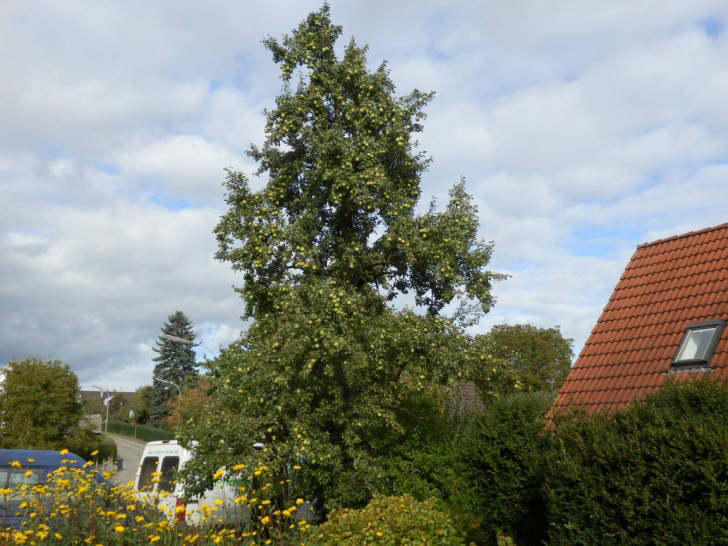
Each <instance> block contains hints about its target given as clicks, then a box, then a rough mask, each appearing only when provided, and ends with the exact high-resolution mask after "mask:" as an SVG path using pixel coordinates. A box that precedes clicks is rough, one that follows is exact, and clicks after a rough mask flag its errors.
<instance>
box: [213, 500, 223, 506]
mask: <svg viewBox="0 0 728 546" xmlns="http://www.w3.org/2000/svg"><path fill="white" fill-rule="evenodd" d="M213 502H214V503H215V504H216V505H217V506H222V501H221V500H220V499H215V500H214V501H213Z"/></svg>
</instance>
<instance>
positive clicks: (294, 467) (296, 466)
mask: <svg viewBox="0 0 728 546" xmlns="http://www.w3.org/2000/svg"><path fill="white" fill-rule="evenodd" d="M293 470H301V465H298V464H294V465H293Z"/></svg>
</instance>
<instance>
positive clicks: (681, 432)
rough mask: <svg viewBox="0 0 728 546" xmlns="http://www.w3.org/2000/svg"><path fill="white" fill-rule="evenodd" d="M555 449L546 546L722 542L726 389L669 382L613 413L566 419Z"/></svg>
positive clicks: (726, 509)
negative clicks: (659, 390) (565, 545)
mask: <svg viewBox="0 0 728 546" xmlns="http://www.w3.org/2000/svg"><path fill="white" fill-rule="evenodd" d="M552 441H553V443H552V447H551V449H550V450H549V452H548V453H547V454H546V458H545V460H546V461H548V465H547V467H546V470H547V471H546V476H545V482H544V486H545V487H544V492H545V495H546V501H547V506H548V513H549V532H548V542H549V543H551V544H602V545H610V544H614V545H617V544H619V545H623V544H717V543H726V541H728V386H726V384H725V383H723V384H721V383H718V382H716V381H710V380H698V381H691V382H688V383H683V384H672V383H670V384H667V385H666V386H665V387H664V389H663V390H662V391H661V392H659V393H657V394H655V395H652V396H649V397H648V398H647V399H646V400H645V401H643V402H640V403H635V404H633V405H632V406H631V407H630V408H629V409H627V410H625V411H622V412H619V413H616V414H613V415H608V416H592V417H587V416H585V415H581V416H578V415H577V416H562V417H561V418H559V419H557V421H556V424H555V430H554V436H553V439H552Z"/></svg>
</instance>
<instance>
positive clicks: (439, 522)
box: [313, 495, 464, 546]
mask: <svg viewBox="0 0 728 546" xmlns="http://www.w3.org/2000/svg"><path fill="white" fill-rule="evenodd" d="M313 535H314V537H316V540H315V543H316V544H320V545H321V546H328V545H331V546H334V545H336V546H339V545H342V546H345V545H352V546H358V545H359V544H408V543H417V544H421V543H426V544H433V545H436V544H437V545H458V544H464V542H463V535H462V533H461V532H460V531H459V530H458V529H457V527H456V525H455V523H454V522H453V520H452V518H451V517H450V515H449V514H448V513H446V512H443V511H441V510H438V508H437V500H436V499H427V500H424V501H421V502H419V501H416V500H415V499H414V498H413V497H412V496H410V495H403V496H401V497H383V496H379V495H376V496H375V497H374V498H373V499H372V500H371V501H370V502H369V504H368V505H367V506H366V507H365V508H362V509H360V510H340V511H336V512H334V513H332V514H331V517H330V518H329V521H327V522H326V523H323V524H322V525H320V526H319V527H318V529H315V530H313Z"/></svg>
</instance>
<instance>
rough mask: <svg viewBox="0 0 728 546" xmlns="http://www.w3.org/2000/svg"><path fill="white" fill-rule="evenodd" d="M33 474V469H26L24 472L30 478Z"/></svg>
mask: <svg viewBox="0 0 728 546" xmlns="http://www.w3.org/2000/svg"><path fill="white" fill-rule="evenodd" d="M32 475H33V471H32V470H26V471H25V474H24V476H25V477H26V478H30V477H31V476H32Z"/></svg>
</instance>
